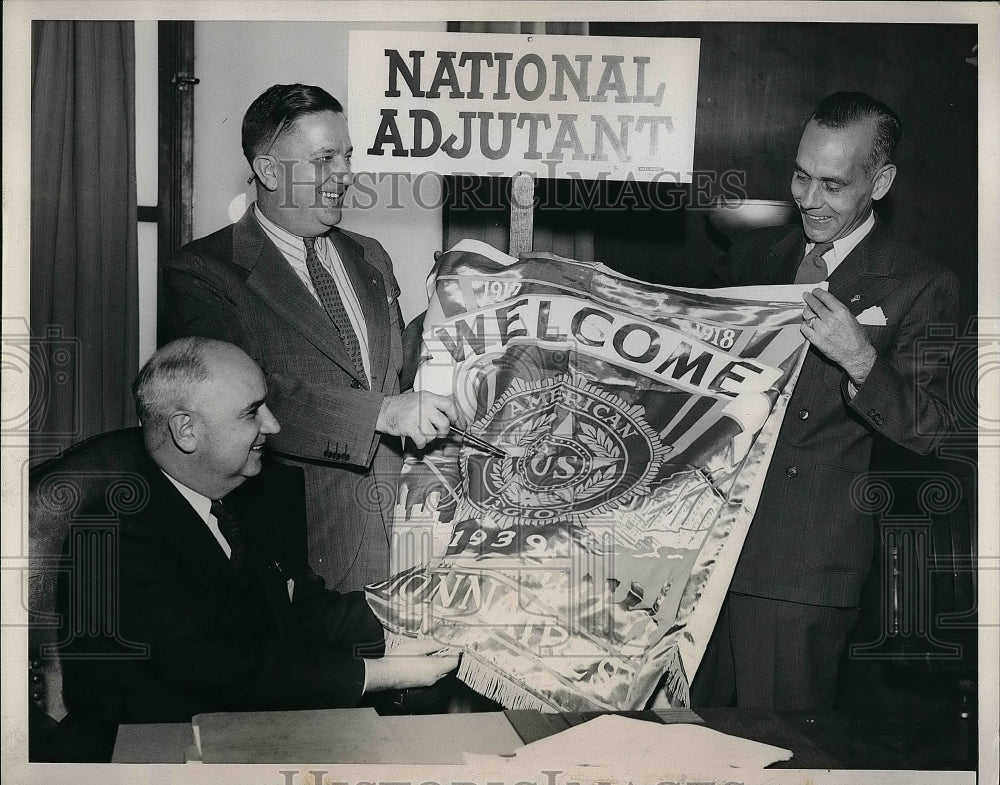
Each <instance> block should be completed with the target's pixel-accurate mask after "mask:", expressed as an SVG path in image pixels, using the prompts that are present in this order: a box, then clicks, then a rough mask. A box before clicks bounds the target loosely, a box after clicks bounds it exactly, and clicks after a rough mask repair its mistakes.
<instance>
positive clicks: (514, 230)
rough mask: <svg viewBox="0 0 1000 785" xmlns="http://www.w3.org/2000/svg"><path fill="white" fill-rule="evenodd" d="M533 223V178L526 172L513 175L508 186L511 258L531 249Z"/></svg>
mask: <svg viewBox="0 0 1000 785" xmlns="http://www.w3.org/2000/svg"><path fill="white" fill-rule="evenodd" d="M534 221H535V177H534V175H532V174H528V173H526V172H518V173H517V174H516V175H514V178H513V180H511V184H510V250H509V251H508V253H509V254H510V255H511V256H520V255H521V254H523V253H528V252H529V251H531V248H532V236H533V234H534Z"/></svg>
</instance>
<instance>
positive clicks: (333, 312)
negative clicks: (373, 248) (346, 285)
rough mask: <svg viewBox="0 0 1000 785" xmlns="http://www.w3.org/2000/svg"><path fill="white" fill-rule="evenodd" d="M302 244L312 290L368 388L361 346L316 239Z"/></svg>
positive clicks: (306, 238)
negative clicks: (317, 249)
mask: <svg viewBox="0 0 1000 785" xmlns="http://www.w3.org/2000/svg"><path fill="white" fill-rule="evenodd" d="M302 242H303V243H305V246H306V269H307V270H308V271H309V278H310V279H311V280H312V284H313V288H315V289H316V295H317V296H318V297H319V301H320V303H322V305H323V308H324V309H325V310H326V314H327V316H329V317H330V321H332V322H333V326H334V327H336V328H337V332H338V333H339V334H340V340H341V341H343V343H344V348H345V349H347V353H348V355H350V357H351V362H352V363H353V364H354V370H355V371H357V374H358V377H359V378H360V379H361V382H362V383H363V384H364V385H365V387H368V386H369V385H368V376H367V375H366V374H365V364H364V361H363V360H362V358H361V344H360V343H358V335H357V333H355V332H354V327H352V326H351V320H350V318H349V317H348V315H347V309H346V308H344V301H343V300H342V299H341V298H340V290H339V289H338V288H337V282H336V281H335V280H333V276H332V275H330V273H328V272H327V270H326V268H325V267H324V266H323V264H322V262H320V260H319V256H318V255H317V254H316V238H315V237H303V238H302Z"/></svg>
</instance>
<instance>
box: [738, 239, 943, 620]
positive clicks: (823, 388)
mask: <svg viewBox="0 0 1000 785" xmlns="http://www.w3.org/2000/svg"><path fill="white" fill-rule="evenodd" d="M804 251H805V237H804V235H803V232H802V228H801V226H781V227H772V228H768V229H761V230H759V231H756V232H751V233H750V234H749V235H748V236H746V237H745V238H744V239H743V240H742V241H738V242H736V243H735V244H734V246H733V247H732V249H731V250H730V252H729V254H728V255H727V257H726V259H725V261H724V263H723V265H722V267H721V268H719V271H718V272H719V276H718V277H719V278H720V279H721V281H722V283H723V284H725V285H728V286H734V285H736V286H743V285H754V284H768V283H774V284H783V283H791V282H793V281H794V278H795V272H796V270H797V268H798V265H799V263H800V262H801V260H802V256H803V254H804ZM828 283H829V291H830V293H831V294H832V295H834V296H835V297H836V298H837V299H838V300H840V301H841V302H842V303H844V304H845V305H846V306H847V307H848V308H849V309H850V311H851V313H852V314H853V315H854V316H855V317H856V316H857V315H858V314H860V313H861V312H862V311H864V310H866V309H868V308H870V307H873V306H876V305H877V306H879V307H880V308H881V309H882V311H883V312H884V313H885V317H886V322H887V323H886V325H885V326H871V325H866V326H865V327H864V330H865V333H866V335H867V336H868V339H869V340H870V341H871V343H872V344H873V345H874V347H875V349H876V350H877V352H878V358H877V359H876V361H875V365H874V367H873V368H872V370H871V373H870V374H869V375H868V378H867V380H866V381H865V383H864V384H863V385H862V386H861V388H860V389H859V390H858V392H857V394H856V395H855V396H854V398H853V399H852V398H851V397H850V396H849V394H848V388H847V374H846V373H845V372H844V371H843V370H842V369H841V368H840V367H839V366H838V365H837V364H836V363H833V362H831V361H830V360H828V359H826V357H824V356H823V354H822V353H820V352H819V351H818V350H817V349H815V348H810V350H809V353H808V355H807V357H806V360H805V364H804V365H803V367H802V373H801V375H800V377H799V380H798V383H797V386H796V388H795V391H794V393H793V395H792V398H791V400H790V401H789V404H788V410H787V413H786V415H785V421H784V424H783V425H782V428H781V432H780V434H779V436H778V441H777V446H776V448H775V451H774V455H773V457H772V459H771V464H770V467H769V469H768V472H767V477H766V479H765V481H764V487H763V491H762V495H761V498H760V501H759V503H758V505H757V511H756V514H755V515H754V519H753V523H752V524H751V526H750V531H749V533H748V536H747V540H746V543H745V545H744V547H743V551H742V554H741V556H740V560H739V564H738V566H737V568H736V574H735V576H734V577H733V581H732V584H731V586H730V590H731V591H735V592H740V593H744V594H753V595H757V596H763V597H771V598H775V599H781V600H790V601H793V602H802V603H810V604H814V605H830V606H843V607H846V606H853V605H857V604H858V602H859V599H860V594H861V588H862V586H863V584H864V580H865V577H866V575H867V572H868V568H869V565H870V563H871V555H872V546H873V528H874V527H873V523H872V519H871V515H870V514H869V513H868V512H866V511H865V510H864V506H865V505H864V504H863V500H862V496H863V488H862V487H861V485H859V483H861V482H863V475H865V474H866V473H867V472H868V470H869V466H870V460H871V451H872V443H873V439H874V437H875V436H881V437H883V438H886V439H889V440H891V441H892V442H895V443H896V444H899V445H902V446H903V447H906V448H908V449H910V450H912V451H914V452H917V453H920V454H927V453H929V452H930V451H931V450H932V449H934V447H935V446H936V445H938V444H939V443H940V442H941V440H942V439H943V438H944V437H945V436H946V435H947V433H948V432H949V431H950V430H951V428H952V422H953V420H952V415H951V414H950V412H949V407H948V405H947V400H948V395H947V368H946V367H945V366H944V365H942V364H941V363H938V362H921V356H920V339H921V337H923V336H925V335H926V334H927V328H928V326H929V325H935V324H944V325H950V326H954V325H955V324H956V320H957V309H958V281H957V278H956V277H955V276H954V274H952V273H951V272H949V271H947V270H945V269H944V268H943V267H941V266H939V265H937V264H935V263H934V262H932V261H930V260H928V259H926V258H924V257H922V256H920V255H919V254H918V253H916V252H915V251H912V250H911V249H909V248H907V247H905V246H904V245H902V244H901V243H899V242H897V241H896V240H894V239H893V238H892V237H890V236H889V235H888V234H887V233H886V231H885V230H884V229H883V227H882V226H881V224H880V223H878V222H877V223H876V225H875V227H874V228H873V229H872V231H871V232H870V233H869V234H868V236H867V237H865V239H864V240H862V241H861V242H860V243H859V244H858V246H857V247H856V248H855V249H854V250H853V251H852V252H851V253H850V254H849V255H848V257H847V258H846V259H844V260H843V261H842V262H841V264H840V265H838V267H837V268H836V269H835V270H834V272H833V273H832V274H831V276H830V278H829V280H828Z"/></svg>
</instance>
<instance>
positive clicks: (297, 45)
mask: <svg viewBox="0 0 1000 785" xmlns="http://www.w3.org/2000/svg"><path fill="white" fill-rule="evenodd" d="M361 29H397V30H426V31H443V30H444V29H445V24H444V22H434V23H410V24H403V23H395V22H384V23H381V24H360V23H349V22H336V23H334V22H319V23H307V22H196V23H195V74H196V76H197V77H198V78H199V79H200V80H201V83H200V84H199V85H198V86H197V87H196V88H195V109H194V118H195V119H194V140H195V144H194V235H195V237H201V236H202V235H205V234H208V233H209V232H212V231H215V230H216V229H219V228H220V227H222V226H225V225H226V224H228V223H230V222H232V221H233V220H236V219H237V218H239V216H240V215H242V214H243V209H244V206H245V205H246V204H248V199H249V200H252V199H253V198H254V197H253V188H252V187H251V188H248V187H247V184H246V178H247V176H248V175H249V173H250V170H249V168H248V166H247V163H246V160H245V159H244V158H243V154H242V152H241V151H240V124H241V122H242V120H243V113H244V112H245V111H246V108H247V106H249V105H250V103H251V101H253V99H254V98H256V97H257V96H258V95H259V94H260V93H262V92H263V91H264V90H265V89H266V88H268V87H270V86H271V85H272V84H276V83H285V84H287V83H291V82H303V83H306V84H316V85H319V86H321V87H323V88H324V89H326V90H327V91H329V92H330V93H331V94H332V95H334V96H336V97H337V98H338V99H340V101H341V102H342V103H344V104H345V109H346V111H347V115H348V118H350V112H351V107H350V106H349V105H347V51H348V33H349V31H350V30H361ZM424 185H425V191H424V193H423V194H422V196H421V203H422V204H423V205H435V204H436V203H438V202H439V200H438V199H437V197H436V195H435V194H434V193H432V192H431V190H432V189H431V184H430V183H425V184H424ZM355 196H356V197H357V201H356V204H355V206H354V207H353V208H351V207H350V202H348V205H349V207H348V209H346V210H345V211H344V221H343V224H342V226H343V227H344V228H345V229H351V230H353V231H357V232H361V233H362V234H366V235H369V236H371V237H374V238H376V239H377V240H379V241H380V242H381V243H382V245H384V246H385V248H386V250H387V251H388V252H389V255H390V256H391V257H392V260H393V264H394V266H395V271H396V278H397V279H398V281H399V284H400V287H401V289H402V294H401V295H400V298H399V299H400V306H401V307H402V309H403V316H404V318H406V319H407V320H409V319H411V318H412V317H413V316H415V315H416V314H417V313H419V312H420V311H422V310H423V309H424V307H425V306H426V305H427V296H426V293H425V280H426V277H427V273H428V272H429V271H430V268H431V265H432V264H433V263H434V252H435V251H439V250H441V238H442V230H441V224H442V222H441V210H440V208H428V207H424V206H421V204H418V203H417V202H416V200H415V199H414V198H413V195H412V194H411V193H410V192H409V191H408V190H407V189H405V188H400V189H399V194H398V198H397V199H394V198H393V196H394V195H393V193H392V183H391V182H390V181H386V182H384V183H383V184H382V185H381V186H380V187H379V189H378V198H376V199H371V198H369V197H367V196H364V195H362V194H361V193H360V192H358V191H355ZM371 202H374V204H371Z"/></svg>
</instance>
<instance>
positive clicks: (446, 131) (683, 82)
mask: <svg viewBox="0 0 1000 785" xmlns="http://www.w3.org/2000/svg"><path fill="white" fill-rule="evenodd" d="M699 47H700V41H699V40H698V39H696V38H614V37H604V36H593V37H590V36H573V35H563V36H559V35H495V34H488V33H418V32H412V31H411V32H397V31H391V30H352V31H351V34H350V52H349V66H348V80H347V81H348V85H349V86H350V87H349V90H350V92H349V93H348V102H347V111H348V113H349V116H350V120H351V135H352V137H353V140H354V160H353V163H354V167H355V169H356V170H357V171H369V172H378V173H385V172H408V173H417V174H419V173H422V172H437V173H439V174H478V175H487V176H494V177H499V176H507V177H510V176H513V175H515V174H517V173H518V172H529V173H533V174H534V175H535V176H537V177H548V178H568V177H576V178H580V179H585V180H601V179H610V180H626V179H634V180H642V181H654V182H670V183H689V182H691V178H692V174H691V170H692V165H693V161H694V130H695V109H696V105H697V98H698V53H699Z"/></svg>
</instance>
